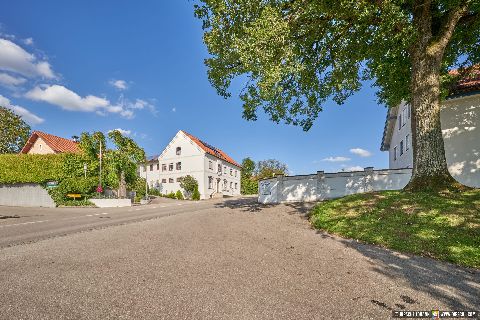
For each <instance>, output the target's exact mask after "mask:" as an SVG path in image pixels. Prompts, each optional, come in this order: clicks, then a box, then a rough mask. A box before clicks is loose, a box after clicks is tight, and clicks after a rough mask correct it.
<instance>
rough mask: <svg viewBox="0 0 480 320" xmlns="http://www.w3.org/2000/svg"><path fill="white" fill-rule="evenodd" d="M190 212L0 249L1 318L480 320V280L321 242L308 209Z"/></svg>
mask: <svg viewBox="0 0 480 320" xmlns="http://www.w3.org/2000/svg"><path fill="white" fill-rule="evenodd" d="M190 204H191V207H188V208H187V207H185V208H184V209H185V210H184V209H179V208H180V207H181V206H177V207H175V206H172V207H171V208H170V209H168V208H167V207H165V208H159V207H158V205H157V208H156V209H151V210H152V214H155V212H156V213H157V215H156V216H155V218H153V217H151V218H149V220H147V221H133V220H132V221H130V222H125V224H121V225H110V226H108V227H102V228H100V229H97V228H93V230H90V231H86V230H84V231H82V232H74V233H71V234H70V233H68V232H67V233H66V235H64V236H60V237H59V236H55V237H50V238H43V240H40V241H35V242H33V243H28V244H19V243H17V244H16V245H14V246H11V247H4V248H2V249H0V286H1V288H2V290H1V291H0V301H2V303H1V304H0V318H2V319H386V318H390V317H391V314H392V310H402V309H403V310H423V309H424V310H431V309H434V308H440V309H480V308H479V306H480V273H479V272H478V271H476V270H470V269H464V268H458V267H455V266H453V265H450V264H448V263H442V262H438V261H435V260H432V259H428V258H421V257H410V256H407V255H402V254H399V253H395V252H392V251H389V250H385V249H382V248H379V247H375V246H369V245H362V244H358V243H356V242H355V241H350V240H344V239H341V238H337V237H333V236H330V235H328V234H325V233H320V232H316V231H315V230H312V229H311V228H310V226H309V224H308V221H307V220H306V219H304V218H303V217H302V214H303V213H305V212H306V210H308V207H306V206H302V205H278V206H264V205H259V204H256V203H255V202H254V199H251V198H250V199H229V200H225V201H205V202H201V203H199V204H192V203H190ZM95 210H98V209H95ZM149 210H150V209H149ZM162 210H163V211H162ZM174 210H180V211H178V213H175V212H176V211H174ZM120 211H121V210H120ZM120 211H119V213H118V214H121V213H120ZM160 213H161V214H160ZM112 215H113V214H112ZM93 217H97V218H96V219H98V220H100V218H98V216H93ZM93 217H91V218H93ZM40 224H41V223H40ZM8 228H14V227H7V228H3V229H2V228H0V238H1V234H2V233H3V232H4V230H5V229H8Z"/></svg>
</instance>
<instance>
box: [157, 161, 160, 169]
mask: <svg viewBox="0 0 480 320" xmlns="http://www.w3.org/2000/svg"><path fill="white" fill-rule="evenodd" d="M158 170H160V163H157V171H158Z"/></svg>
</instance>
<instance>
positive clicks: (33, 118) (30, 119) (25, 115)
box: [0, 95, 45, 125]
mask: <svg viewBox="0 0 480 320" xmlns="http://www.w3.org/2000/svg"><path fill="white" fill-rule="evenodd" d="M0 106H2V107H5V108H8V109H10V110H12V111H13V112H14V113H15V114H16V115H19V116H20V117H22V119H23V120H25V122H27V123H29V124H31V125H36V124H40V123H42V122H44V121H45V119H42V118H40V117H39V116H37V115H35V114H33V113H31V112H30V111H28V110H27V109H25V108H24V107H20V106H16V105H13V104H11V102H10V99H8V98H6V97H4V96H2V95H0Z"/></svg>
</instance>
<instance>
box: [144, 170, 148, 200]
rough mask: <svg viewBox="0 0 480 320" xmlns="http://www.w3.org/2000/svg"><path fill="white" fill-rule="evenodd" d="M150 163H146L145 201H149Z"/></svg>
mask: <svg viewBox="0 0 480 320" xmlns="http://www.w3.org/2000/svg"><path fill="white" fill-rule="evenodd" d="M147 164H148V162H145V200H147V199H148V167H147Z"/></svg>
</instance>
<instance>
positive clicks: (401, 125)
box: [389, 103, 413, 169]
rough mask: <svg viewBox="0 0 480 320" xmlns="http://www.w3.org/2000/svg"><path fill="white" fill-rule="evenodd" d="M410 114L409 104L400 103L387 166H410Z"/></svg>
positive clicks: (393, 167) (411, 161) (411, 158)
mask: <svg viewBox="0 0 480 320" xmlns="http://www.w3.org/2000/svg"><path fill="white" fill-rule="evenodd" d="M411 120H412V116H411V110H410V106H409V105H408V104H405V103H402V104H401V105H400V106H399V107H398V112H397V120H396V121H395V126H394V128H393V134H392V140H391V142H390V150H389V168H390V169H400V168H412V167H413V166H412V164H413V152H412V121H411Z"/></svg>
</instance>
